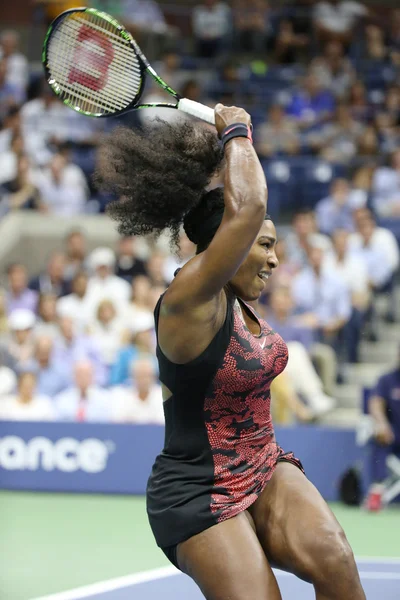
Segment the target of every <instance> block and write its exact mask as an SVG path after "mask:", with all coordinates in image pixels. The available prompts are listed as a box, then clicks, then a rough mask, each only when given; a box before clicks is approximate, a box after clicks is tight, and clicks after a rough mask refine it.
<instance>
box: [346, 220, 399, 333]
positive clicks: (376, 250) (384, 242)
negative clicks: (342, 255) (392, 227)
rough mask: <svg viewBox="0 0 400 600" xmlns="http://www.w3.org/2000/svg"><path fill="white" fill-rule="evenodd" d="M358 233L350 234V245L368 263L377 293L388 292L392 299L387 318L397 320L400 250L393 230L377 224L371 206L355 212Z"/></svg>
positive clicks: (370, 280) (371, 283) (372, 287)
mask: <svg viewBox="0 0 400 600" xmlns="http://www.w3.org/2000/svg"><path fill="white" fill-rule="evenodd" d="M354 220H355V225H356V233H353V234H352V235H351V236H350V238H349V248H350V251H351V252H353V253H356V254H358V255H359V256H361V258H362V259H363V260H364V262H365V264H366V265H367V270H368V276H369V283H370V288H371V289H372V290H373V291H374V292H375V293H378V294H379V293H385V294H387V297H388V299H389V308H388V312H387V319H388V320H389V321H393V320H395V314H396V310H397V307H396V296H395V293H394V279H395V274H396V271H397V270H398V268H399V264H400V252H399V246H398V244H397V240H396V238H395V236H394V234H393V233H392V232H391V231H389V229H385V228H384V227H378V225H377V224H376V222H375V219H374V217H373V215H372V213H371V211H369V210H368V209H359V210H357V211H355V212H354Z"/></svg>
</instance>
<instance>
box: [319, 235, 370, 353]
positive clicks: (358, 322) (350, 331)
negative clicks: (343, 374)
mask: <svg viewBox="0 0 400 600" xmlns="http://www.w3.org/2000/svg"><path fill="white" fill-rule="evenodd" d="M349 236H350V234H349V232H348V231H347V230H346V229H337V230H336V231H334V233H333V252H331V253H329V255H327V256H326V257H325V260H324V268H325V269H326V270H328V271H331V272H333V273H336V274H337V275H338V276H339V277H340V280H341V281H342V282H343V283H344V284H345V285H346V286H347V288H348V290H349V292H350V297H351V304H352V313H351V318H350V319H349V321H348V323H347V324H346V327H345V331H344V343H345V345H346V347H347V359H348V360H349V361H350V362H352V363H356V362H358V359H359V352H358V348H359V343H360V339H361V332H362V330H363V327H364V326H365V323H366V317H367V311H368V309H369V306H370V303H371V292H370V288H369V273H368V268H367V264H366V262H365V260H363V258H362V256H360V255H358V254H354V253H352V252H351V251H350V250H349Z"/></svg>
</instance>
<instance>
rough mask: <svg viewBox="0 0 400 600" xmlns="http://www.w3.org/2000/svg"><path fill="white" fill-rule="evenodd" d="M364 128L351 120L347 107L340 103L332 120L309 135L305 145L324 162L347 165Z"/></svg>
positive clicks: (354, 153) (354, 152)
mask: <svg viewBox="0 0 400 600" xmlns="http://www.w3.org/2000/svg"><path fill="white" fill-rule="evenodd" d="M364 127H365V126H364V125H363V124H362V123H360V122H359V121H355V120H354V119H353V118H352V116H351V111H350V109H349V107H348V105H347V104H345V103H344V102H342V103H341V104H339V105H338V106H337V108H336V112H335V116H334V118H333V120H332V121H331V122H330V123H326V124H325V125H323V127H321V128H320V129H319V130H318V131H315V132H312V133H310V135H309V136H308V138H307V143H308V144H309V145H310V146H311V148H312V149H313V150H314V151H316V152H318V153H319V155H320V156H321V157H322V158H324V159H325V160H327V161H330V162H334V163H335V162H336V163H344V164H348V162H349V161H350V160H351V159H352V158H353V157H355V156H356V154H357V146H358V142H359V140H360V138H361V136H362V134H363V133H364Z"/></svg>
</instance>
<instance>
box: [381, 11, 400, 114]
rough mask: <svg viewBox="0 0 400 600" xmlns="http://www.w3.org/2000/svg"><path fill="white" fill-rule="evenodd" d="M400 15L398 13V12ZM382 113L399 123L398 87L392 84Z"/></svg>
mask: <svg viewBox="0 0 400 600" xmlns="http://www.w3.org/2000/svg"><path fill="white" fill-rule="evenodd" d="M399 13H400V11H399ZM383 111H384V112H386V113H388V114H389V115H390V116H391V117H392V118H393V119H394V121H395V122H396V124H398V123H399V121H400V85H399V84H397V85H396V84H393V85H391V86H390V87H389V88H388V89H387V90H386V95H385V99H384V106H383Z"/></svg>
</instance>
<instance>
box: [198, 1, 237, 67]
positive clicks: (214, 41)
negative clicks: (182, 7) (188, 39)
mask: <svg viewBox="0 0 400 600" xmlns="http://www.w3.org/2000/svg"><path fill="white" fill-rule="evenodd" d="M192 28H193V33H194V36H195V38H196V40H197V45H198V53H199V54H200V56H204V57H213V56H215V55H217V54H218V52H219V51H220V50H221V49H222V44H223V40H224V39H225V38H226V37H227V35H228V34H229V31H230V28H231V11H230V8H229V6H228V5H227V4H226V3H225V2H218V0H203V4H199V5H198V6H196V7H195V9H194V10H193V17H192Z"/></svg>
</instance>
